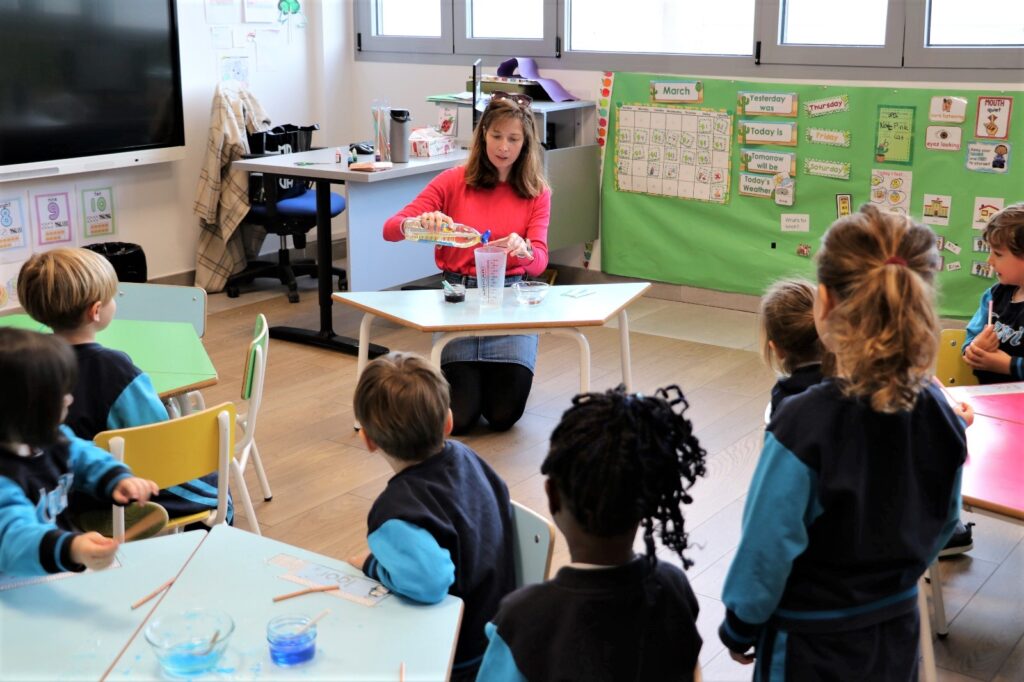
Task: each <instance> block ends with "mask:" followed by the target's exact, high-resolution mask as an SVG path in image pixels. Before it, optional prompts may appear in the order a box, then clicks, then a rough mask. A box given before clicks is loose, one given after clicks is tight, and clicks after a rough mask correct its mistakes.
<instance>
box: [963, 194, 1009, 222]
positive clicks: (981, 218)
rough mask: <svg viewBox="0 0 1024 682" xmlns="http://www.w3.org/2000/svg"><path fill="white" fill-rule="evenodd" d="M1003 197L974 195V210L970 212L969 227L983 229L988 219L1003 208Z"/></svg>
mask: <svg viewBox="0 0 1024 682" xmlns="http://www.w3.org/2000/svg"><path fill="white" fill-rule="evenodd" d="M1005 204H1006V200H1005V199H1001V198H998V197H974V211H973V212H972V213H971V227H973V228H974V229H975V230H984V229H985V226H986V225H988V221H989V219H990V218H991V217H992V216H994V215H995V214H996V213H999V212H1000V211H1002V210H1003V206H1004V205H1005Z"/></svg>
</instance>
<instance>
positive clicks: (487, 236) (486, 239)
mask: <svg viewBox="0 0 1024 682" xmlns="http://www.w3.org/2000/svg"><path fill="white" fill-rule="evenodd" d="M489 241H491V231H490V230H484V233H483V234H482V235H480V243H481V244H486V243H487V242H489Z"/></svg>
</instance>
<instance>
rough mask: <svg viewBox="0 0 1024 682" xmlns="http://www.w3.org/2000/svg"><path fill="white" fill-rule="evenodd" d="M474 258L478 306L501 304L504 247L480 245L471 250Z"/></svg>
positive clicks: (489, 306) (488, 306)
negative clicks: (478, 291) (478, 296)
mask: <svg viewBox="0 0 1024 682" xmlns="http://www.w3.org/2000/svg"><path fill="white" fill-rule="evenodd" d="M473 255H474V257H475V258H476V285H477V287H478V288H479V289H480V307H482V308H493V307H497V306H500V305H501V297H502V294H503V293H504V292H505V261H506V259H507V258H506V255H505V249H503V248H501V247H500V246H481V247H479V248H477V249H476V251H474V252H473Z"/></svg>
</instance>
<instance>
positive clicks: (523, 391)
mask: <svg viewBox="0 0 1024 682" xmlns="http://www.w3.org/2000/svg"><path fill="white" fill-rule="evenodd" d="M541 154H542V152H541V147H540V144H539V142H538V140H537V131H536V129H535V127H534V121H533V111H532V110H531V109H530V107H529V100H528V98H525V97H524V96H520V95H511V96H504V97H502V96H501V95H500V94H498V93H495V95H494V97H493V98H492V99H491V103H490V104H489V105H488V106H487V109H486V110H485V111H484V113H483V116H482V117H481V118H480V123H479V124H478V125H477V128H476V131H475V133H474V135H473V146H472V149H471V150H470V153H469V160H468V161H467V162H466V165H465V166H460V167H458V168H452V169H449V170H447V171H445V172H443V173H441V174H440V175H438V176H437V177H436V178H434V179H433V180H432V181H431V182H430V184H429V185H427V186H426V188H424V190H423V191H422V192H421V193H420V195H419V196H418V197H416V198H415V199H414V200H413V201H412V203H410V204H409V205H408V206H406V207H405V208H404V209H402V210H401V211H399V212H398V213H397V214H395V215H394V216H392V217H391V218H389V219H388V221H387V222H386V223H385V224H384V238H385V239H387V240H388V241H401V240H402V239H404V238H405V235H404V232H403V231H402V226H403V224H404V223H405V221H406V220H407V219H408V218H418V219H419V220H420V222H421V224H423V225H424V226H425V227H428V228H432V229H440V227H441V225H442V224H445V223H461V224H463V225H468V226H471V227H474V228H476V229H477V230H479V231H480V232H484V231H485V230H490V231H491V242H490V243H491V244H492V245H494V246H503V247H505V250H506V252H507V253H508V261H507V263H506V266H505V286H510V285H511V284H513V283H514V282H518V281H520V280H521V279H523V277H524V276H527V275H539V274H540V273H541V272H543V271H544V269H545V268H546V267H547V265H548V244H547V241H548V219H549V217H550V215H551V190H550V189H549V187H548V184H547V180H546V179H545V178H544V167H543V161H542V158H541ZM434 257H435V259H436V261H437V267H438V268H440V269H441V270H442V271H443V273H444V278H445V279H446V280H448V281H449V282H452V283H461V284H465V285H466V286H467V287H475V286H476V265H475V260H474V257H473V250H472V249H458V248H454V247H448V246H438V247H435V250H434ZM536 360H537V337H536V336H523V335H516V336H482V337H470V338H462V339H457V340H455V341H453V342H452V343H449V344H448V345H447V346H446V347H445V349H444V352H443V354H442V356H441V369H442V370H443V371H444V375H445V378H447V379H448V383H449V384H450V385H451V400H452V413H453V415H454V418H455V424H454V429H453V433H455V434H458V433H463V432H465V431H467V430H468V429H470V428H471V427H472V426H473V425H474V424H475V423H476V422H477V420H478V419H479V418H480V417H481V416H483V417H484V419H486V420H487V423H488V425H489V426H490V427H491V428H492V429H494V430H496V431H504V430H506V429H509V428H511V427H512V425H513V424H515V423H516V422H517V421H518V420H519V418H520V417H521V416H522V415H523V410H524V409H525V408H526V399H527V398H528V397H529V395H530V386H531V385H532V384H533V369H534V366H535V364H536Z"/></svg>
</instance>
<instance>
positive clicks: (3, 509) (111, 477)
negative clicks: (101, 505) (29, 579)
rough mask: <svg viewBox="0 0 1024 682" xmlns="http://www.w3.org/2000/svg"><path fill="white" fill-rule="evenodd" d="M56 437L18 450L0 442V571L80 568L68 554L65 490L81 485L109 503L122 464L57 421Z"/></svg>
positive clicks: (123, 472)
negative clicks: (48, 442)
mask: <svg viewBox="0 0 1024 682" xmlns="http://www.w3.org/2000/svg"><path fill="white" fill-rule="evenodd" d="M61 434H62V435H63V438H61V439H60V440H59V441H58V442H57V443H54V444H53V445H50V446H48V447H45V448H41V449H37V450H35V451H34V452H33V453H32V454H30V455H20V454H18V453H17V452H13V451H11V450H9V449H6V448H4V447H2V446H0V573H9V574H12V575H41V574H45V573H60V572H62V571H83V570H85V566H83V565H82V564H78V563H75V562H74V561H72V560H71V541H72V540H73V539H74V538H75V536H76V535H80V533H78V532H76V531H75V530H74V527H73V526H72V524H71V519H70V518H69V514H68V494H69V493H70V492H71V491H72V490H86V491H89V492H90V493H91V494H92V495H94V496H95V497H97V498H100V499H103V500H106V502H107V504H108V505H110V504H112V503H113V497H112V495H113V492H114V488H115V487H116V486H117V484H118V482H119V481H120V480H121V479H124V478H128V477H129V476H131V472H130V471H129V470H128V467H126V466H124V465H123V464H120V463H118V462H117V460H115V459H114V458H113V457H111V456H110V453H108V452H106V451H105V450H101V449H100V448H98V447H96V446H95V445H93V444H92V443H89V442H88V441H84V440H82V439H80V438H76V437H75V435H74V434H73V433H72V432H71V430H70V429H68V428H67V427H66V426H62V427H61Z"/></svg>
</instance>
